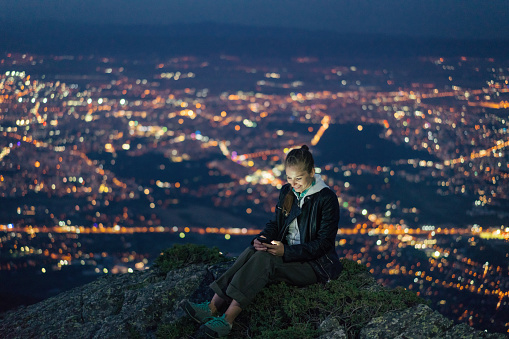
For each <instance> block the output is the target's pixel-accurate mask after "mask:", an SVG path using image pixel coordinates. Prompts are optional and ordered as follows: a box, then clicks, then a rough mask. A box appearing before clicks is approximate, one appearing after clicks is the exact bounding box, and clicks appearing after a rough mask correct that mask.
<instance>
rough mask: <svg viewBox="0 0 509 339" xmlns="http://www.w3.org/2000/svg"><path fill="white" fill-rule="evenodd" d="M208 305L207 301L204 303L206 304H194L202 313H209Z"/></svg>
mask: <svg viewBox="0 0 509 339" xmlns="http://www.w3.org/2000/svg"><path fill="white" fill-rule="evenodd" d="M209 304H210V303H209V302H208V301H206V302H203V303H199V304H195V306H196V307H197V308H200V309H202V310H204V311H209V312H210V308H209Z"/></svg>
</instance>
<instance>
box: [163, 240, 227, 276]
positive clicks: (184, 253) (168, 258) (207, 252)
mask: <svg viewBox="0 0 509 339" xmlns="http://www.w3.org/2000/svg"><path fill="white" fill-rule="evenodd" d="M228 260H230V259H228V258H226V257H225V256H224V255H223V253H221V252H220V251H219V249H218V248H217V247H212V248H209V247H207V246H205V245H196V244H184V245H180V244H175V245H173V247H171V248H168V249H166V250H164V251H163V252H162V253H161V255H160V256H159V257H157V258H156V260H155V261H154V267H156V268H157V269H158V270H159V272H160V273H161V274H163V275H165V274H167V273H168V272H169V271H171V270H174V269H179V268H183V267H186V266H189V265H191V264H216V263H219V262H222V261H228Z"/></svg>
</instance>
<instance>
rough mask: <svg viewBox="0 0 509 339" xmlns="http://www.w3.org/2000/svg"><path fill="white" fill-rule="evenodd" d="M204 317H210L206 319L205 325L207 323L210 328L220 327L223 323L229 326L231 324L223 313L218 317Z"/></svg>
mask: <svg viewBox="0 0 509 339" xmlns="http://www.w3.org/2000/svg"><path fill="white" fill-rule="evenodd" d="M206 319H210V320H208V321H207V325H209V326H210V327H211V328H213V327H221V326H224V325H228V327H229V328H231V327H232V325H230V323H229V322H228V320H226V318H225V314H223V315H222V316H220V317H207V318H206Z"/></svg>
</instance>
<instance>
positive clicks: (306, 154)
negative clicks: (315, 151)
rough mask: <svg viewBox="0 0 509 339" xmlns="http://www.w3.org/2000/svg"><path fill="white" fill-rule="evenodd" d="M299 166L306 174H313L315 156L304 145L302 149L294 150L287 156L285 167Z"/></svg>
mask: <svg viewBox="0 0 509 339" xmlns="http://www.w3.org/2000/svg"><path fill="white" fill-rule="evenodd" d="M290 166H299V167H301V168H303V169H304V170H305V171H306V172H308V173H311V171H312V170H313V168H315V161H314V160H313V155H312V154H311V152H310V151H309V147H308V146H306V145H303V146H302V147H301V148H294V149H292V150H291V151H290V152H288V154H287V155H286V159H285V167H290Z"/></svg>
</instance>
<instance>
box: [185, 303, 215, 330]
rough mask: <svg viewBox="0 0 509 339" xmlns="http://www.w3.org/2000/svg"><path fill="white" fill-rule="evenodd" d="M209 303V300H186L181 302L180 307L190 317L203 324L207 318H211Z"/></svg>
mask: <svg viewBox="0 0 509 339" xmlns="http://www.w3.org/2000/svg"><path fill="white" fill-rule="evenodd" d="M209 304H210V302H208V301H207V302H204V303H200V304H196V303H192V302H190V301H189V300H186V301H184V302H183V303H182V308H183V309H184V311H186V313H187V314H188V315H189V316H190V317H191V318H193V319H194V320H196V321H197V322H199V323H200V324H203V323H205V322H207V321H208V320H209V319H208V318H212V312H211V311H210V308H209Z"/></svg>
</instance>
